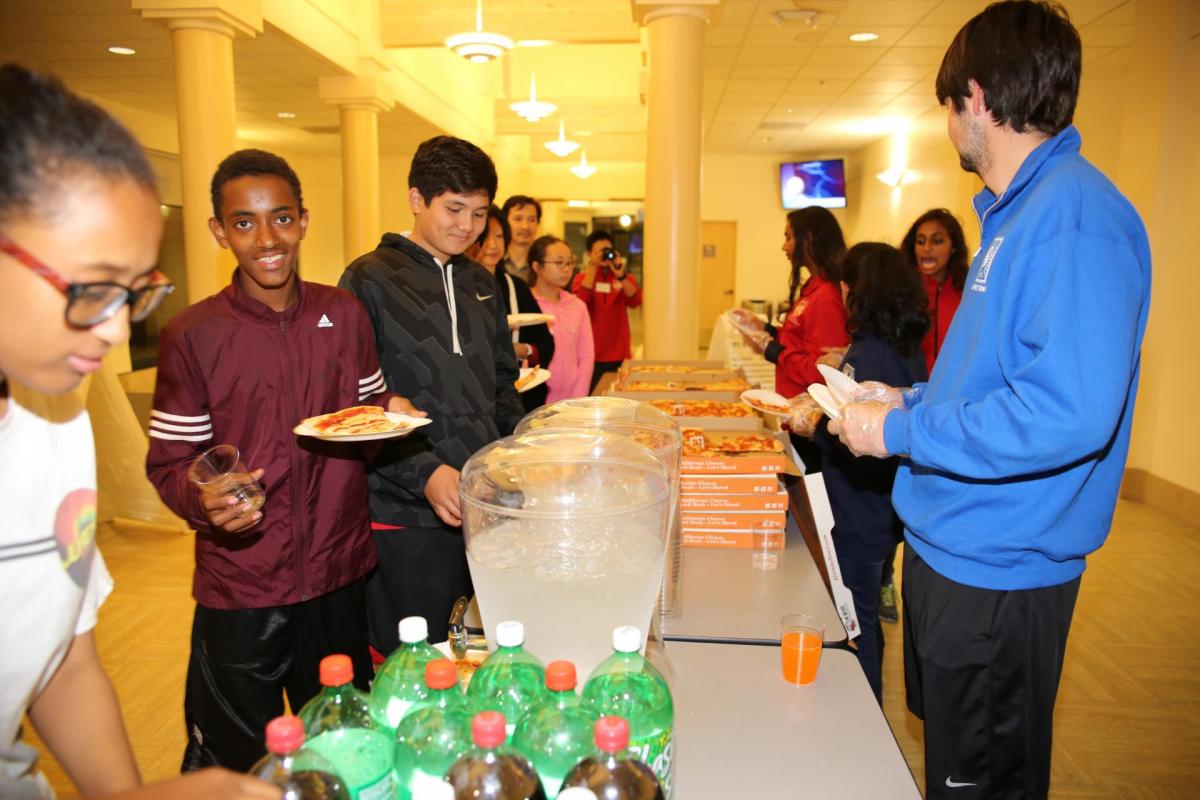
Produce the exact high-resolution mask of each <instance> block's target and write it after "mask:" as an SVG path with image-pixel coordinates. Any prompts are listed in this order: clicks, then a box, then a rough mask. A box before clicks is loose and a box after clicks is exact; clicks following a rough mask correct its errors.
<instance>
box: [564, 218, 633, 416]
mask: <svg viewBox="0 0 1200 800" xmlns="http://www.w3.org/2000/svg"><path fill="white" fill-rule="evenodd" d="M584 244H585V246H586V248H587V264H586V265H585V266H584V268H583V270H582V271H581V272H580V273H579V274H578V275H576V276H575V282H574V283H573V284H572V285H571V291H572V292H574V293H575V296H576V297H578V298H579V299H580V300H582V301H583V304H584V305H585V306H587V310H588V316H589V317H591V320H592V341H594V342H595V343H596V354H595V366H594V367H593V368H592V381H591V386H589V387H588V392H589V393H590V392H593V391H595V390H596V384H598V383H599V382H600V379H601V378H603V377H604V373H606V372H616V371H617V368H618V367H620V366H621V362H622V361H624V360H625V359H627V358H629V357H630V355H632V352H633V351H632V350H631V349H630V338H629V311H628V309H631V308H637V307H638V306H640V305H641V304H642V287H640V286H638V282H637V279H636V278H634V277H633V276H632V275H630V274H629V271H628V270H627V269H626V266H625V256H623V255H621V254H620V253H619V252H618V251H617V249H616V248H615V247H613V240H612V234H611V233H609V232H608V231H601V230H595V231H592V232H591V233H589V234H588V237H587V241H586V242H585V243H584Z"/></svg>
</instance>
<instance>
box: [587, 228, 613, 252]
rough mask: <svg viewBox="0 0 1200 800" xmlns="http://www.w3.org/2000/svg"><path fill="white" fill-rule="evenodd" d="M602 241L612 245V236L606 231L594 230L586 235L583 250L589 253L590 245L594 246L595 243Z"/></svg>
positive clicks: (590, 250)
mask: <svg viewBox="0 0 1200 800" xmlns="http://www.w3.org/2000/svg"><path fill="white" fill-rule="evenodd" d="M604 241H607V242H608V243H609V244H612V243H613V237H612V234H611V233H609V232H608V231H604V230H594V231H592V232H591V233H589V234H588V235H587V239H586V240H584V244H583V247H584V249H585V250H587V251H588V252H589V253H590V252H592V245H594V244H595V243H596V242H604Z"/></svg>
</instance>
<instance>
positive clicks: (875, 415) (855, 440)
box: [829, 400, 893, 458]
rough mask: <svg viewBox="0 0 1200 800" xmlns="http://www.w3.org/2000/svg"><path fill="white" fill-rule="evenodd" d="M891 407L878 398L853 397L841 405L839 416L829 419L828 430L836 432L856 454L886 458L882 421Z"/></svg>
mask: <svg viewBox="0 0 1200 800" xmlns="http://www.w3.org/2000/svg"><path fill="white" fill-rule="evenodd" d="M892 410H893V406H890V405H888V404H887V403H882V402H880V401H878V400H855V401H854V402H852V403H847V404H846V405H844V406H842V417H841V419H840V420H830V422H829V432H830V433H833V434H837V437H838V438H839V439H841V440H842V444H844V445H846V447H848V448H849V449H850V452H851V453H854V455H856V456H875V457H876V458H886V457H887V456H888V455H889V453H888V451H887V447H886V446H885V445H884V443H883V421H884V420H885V419H887V415H888V414H889V413H891V412H892Z"/></svg>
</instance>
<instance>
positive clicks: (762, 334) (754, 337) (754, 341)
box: [742, 331, 772, 355]
mask: <svg viewBox="0 0 1200 800" xmlns="http://www.w3.org/2000/svg"><path fill="white" fill-rule="evenodd" d="M742 338H743V339H745V340H746V344H748V345H750V349H751V350H753V351H754V352H755V353H758V354H759V355H762V352H763V351H764V350H766V349H767V345H769V344H770V343H771V341H772V340H771V334H769V333H767V332H766V331H753V332H749V333H748V332H746V331H742Z"/></svg>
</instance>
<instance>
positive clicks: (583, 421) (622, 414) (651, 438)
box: [516, 397, 683, 627]
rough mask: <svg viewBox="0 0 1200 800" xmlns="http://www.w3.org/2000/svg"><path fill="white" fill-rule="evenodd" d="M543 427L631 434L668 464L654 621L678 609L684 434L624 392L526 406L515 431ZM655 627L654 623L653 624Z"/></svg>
mask: <svg viewBox="0 0 1200 800" xmlns="http://www.w3.org/2000/svg"><path fill="white" fill-rule="evenodd" d="M543 428H588V429H599V430H604V431H608V432H609V433H618V434H621V435H624V436H629V437H632V438H633V439H635V440H637V441H638V442H640V443H641V444H644V445H646V446H647V447H649V448H650V450H651V451H652V452H653V453H654V455H655V456H656V457H657V458H658V459H659V461H661V462H662V463H663V466H665V467H666V468H667V475H668V477H669V479H670V482H671V508H670V512H669V515H668V518H667V519H668V522H669V524H670V530H669V531H668V538H667V560H666V569H664V570H663V579H662V586H661V589H660V592H659V596H658V604H657V609H658V616H659V621H661V620H662V619H664V618H666V617H677V616H679V614H680V611H681V605H680V604H681V602H682V600H681V598H680V588H679V587H680V584H681V577H682V574H683V541H682V537H683V534H682V531H681V528H682V518H681V517H680V513H679V459H680V451H681V449H682V446H683V439H682V437H681V436H680V434H679V426H678V425H677V424H676V423H675V420H674V419H673V418H672V417H671V416H670V415H669V414H665V413H663V412H662V411H659V410H658V409H657V408H655V407H654V406H652V405H650V404H648V403H642V402H639V401H637V400H632V399H629V398H624V397H579V398H574V399H571V400H561V401H559V402H557V403H553V404H552V405H548V406H542V407H541V408H539V409H537V410H535V411H532V412H530V414H529V415H528V416H526V417H525V419H523V420H521V422H520V423H519V424H518V425H517V430H516V432H517V433H521V432H522V431H526V430H539V429H543ZM656 627H657V626H656Z"/></svg>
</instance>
